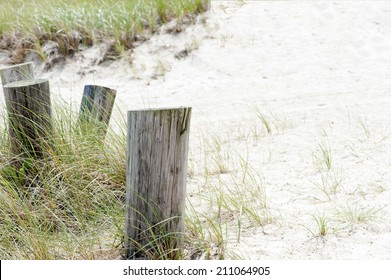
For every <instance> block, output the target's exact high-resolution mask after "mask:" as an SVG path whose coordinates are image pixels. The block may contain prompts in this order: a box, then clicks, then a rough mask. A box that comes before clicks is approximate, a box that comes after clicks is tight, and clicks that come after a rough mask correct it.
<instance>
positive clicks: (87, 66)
mask: <svg viewBox="0 0 391 280" xmlns="http://www.w3.org/2000/svg"><path fill="white" fill-rule="evenodd" d="M172 25H173V24H172V23H171V24H169V25H168V26H165V27H163V28H162V30H161V31H160V32H159V33H158V34H156V35H154V36H153V37H152V38H151V39H150V40H149V41H147V42H144V43H142V44H140V45H139V46H137V47H136V48H135V49H134V50H133V51H132V53H126V54H124V57H123V58H121V59H119V60H116V61H114V62H103V63H99V60H100V56H101V53H102V49H104V46H96V47H94V48H92V49H86V50H84V51H81V52H80V53H78V54H77V55H76V56H75V57H74V58H72V59H67V61H66V63H65V64H60V65H57V66H54V67H53V68H52V69H51V70H49V71H43V70H42V66H39V65H37V66H36V70H37V72H38V73H37V76H39V77H40V78H47V79H49V80H50V83H51V88H52V91H53V95H54V96H55V97H61V98H63V99H65V100H67V101H68V102H71V103H72V104H75V105H76V106H77V105H78V104H79V103H80V99H81V92H82V90H83V87H84V85H85V84H90V83H93V84H98V85H104V86H108V87H112V88H115V89H117V90H118V95H117V100H116V105H117V106H118V108H120V109H118V108H117V109H116V110H115V112H114V114H115V117H120V114H121V111H122V112H125V111H127V110H136V109H141V108H150V107H172V106H191V107H192V108H193V115H192V128H191V129H192V131H191V142H190V161H189V180H188V191H187V193H188V201H189V202H190V203H191V204H193V205H194V207H195V209H196V210H197V211H198V212H199V213H204V214H205V215H211V217H216V215H217V214H216V213H217V212H216V211H217V210H216V207H217V206H216V204H217V203H216V199H215V198H214V196H216V193H217V191H216V189H220V190H222V191H223V196H224V192H225V193H226V196H227V197H229V190H232V189H235V190H238V189H240V190H241V192H246V182H247V181H246V182H245V183H244V184H238V183H237V182H238V181H243V178H244V177H245V174H246V172H247V170H250V169H251V170H252V171H251V172H252V173H251V174H252V175H253V176H255V177H256V178H258V179H253V180H251V182H250V184H253V185H257V187H259V188H260V190H261V191H260V192H259V193H258V194H259V197H257V195H254V193H250V191H249V193H247V194H244V195H242V196H240V197H241V198H242V199H243V202H244V204H243V206H246V205H252V206H253V208H254V209H256V211H258V212H257V213H262V214H260V216H262V217H263V218H264V219H263V221H261V222H255V221H251V220H250V219H246V217H245V214H244V213H243V212H242V211H241V209H240V207H237V208H236V209H235V206H233V204H232V203H231V205H230V206H227V207H226V208H224V209H223V210H222V212H221V213H220V216H218V217H217V218H216V221H219V222H220V224H221V225H222V228H223V232H224V242H225V247H224V255H225V257H226V258H237V257H239V258H244V259H254V260H256V259H391V222H390V221H391V206H390V202H391V190H390V186H391V184H390V181H391V172H390V165H391V153H390V151H391V137H390V136H391V127H390V120H391V111H390V110H389V108H390V106H391V79H390V78H389V73H391V37H390V36H388V35H389V34H390V32H391V3H390V2H386V1H373V2H372V1H368V2H366V1H360V2H329V1H321V2H317V1H248V2H247V3H244V4H243V5H242V4H240V1H212V8H211V11H210V12H208V13H206V14H205V15H201V16H199V17H198V19H197V22H196V24H191V25H190V26H187V27H186V28H185V29H184V30H183V31H182V32H180V33H178V34H176V33H172V32H169V31H168V30H169V29H170V27H172ZM0 91H1V90H0ZM1 96H3V94H2V93H1ZM2 98H3V97H2ZM261 115H262V116H263V117H264V119H265V121H266V122H267V123H268V125H269V131H268V129H267V127H266V126H265V125H264V124H263V123H262V121H261V118H260V116H261ZM322 149H323V153H322ZM327 155H329V156H330V159H329V162H328V161H327ZM328 164H329V166H328ZM246 180H247V179H246ZM244 181H245V180H244ZM250 188H251V189H254V186H252V187H249V189H250ZM202 195H204V196H209V198H205V197H204V196H202ZM264 196H266V198H265V197H264ZM238 199H239V196H238ZM265 201H266V208H263V207H264V206H265V205H262V203H261V202H265ZM210 209H212V210H215V211H211V210H210ZM265 213H266V214H265ZM239 223H242V224H241V226H238V225H239ZM322 224H323V225H324V227H323V229H322V227H321V226H319V225H322ZM205 228H206V229H207V228H210V225H208V224H207V223H205ZM206 231H207V230H206ZM226 231H227V232H226ZM239 231H240V234H239ZM211 238H212V241H211V242H210V243H211V244H210V245H211V247H213V246H215V245H216V244H214V243H216V242H217V241H214V240H213V237H211Z"/></svg>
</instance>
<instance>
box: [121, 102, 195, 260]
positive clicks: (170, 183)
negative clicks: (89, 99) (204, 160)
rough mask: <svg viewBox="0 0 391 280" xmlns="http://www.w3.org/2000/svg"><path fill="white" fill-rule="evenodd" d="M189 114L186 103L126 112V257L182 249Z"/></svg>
mask: <svg viewBox="0 0 391 280" xmlns="http://www.w3.org/2000/svg"><path fill="white" fill-rule="evenodd" d="M190 117H191V108H176V109H161V110H160V109H159V110H141V111H129V112H128V135H127V168H126V203H127V204H126V205H127V212H126V226H125V256H126V258H127V259H131V258H143V257H144V258H151V254H158V255H159V253H157V251H158V249H157V246H160V250H164V251H165V252H167V255H164V256H158V257H160V258H169V259H175V258H179V257H180V256H181V254H182V250H183V234H184V209H185V194H186V176H187V155H188V145H189V129H190ZM160 252H161V251H160ZM160 254H161V253H160ZM154 257H156V256H154Z"/></svg>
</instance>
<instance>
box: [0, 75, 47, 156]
mask: <svg viewBox="0 0 391 280" xmlns="http://www.w3.org/2000/svg"><path fill="white" fill-rule="evenodd" d="M3 88H4V95H5V101H6V106H7V111H8V120H9V133H10V139H11V151H12V152H13V153H14V154H15V155H20V154H27V155H28V156H34V157H42V155H43V154H44V152H45V147H44V146H43V145H44V143H47V142H43V141H44V140H45V141H46V140H47V139H48V138H49V136H50V135H51V134H52V118H51V116H52V110H51V101H50V89H49V82H48V81H47V80H32V81H18V82H14V83H9V84H6V85H5V86H4V87H3ZM46 147H47V146H46Z"/></svg>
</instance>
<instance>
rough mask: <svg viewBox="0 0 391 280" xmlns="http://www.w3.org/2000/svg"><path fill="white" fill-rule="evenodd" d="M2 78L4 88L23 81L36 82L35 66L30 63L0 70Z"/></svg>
mask: <svg viewBox="0 0 391 280" xmlns="http://www.w3.org/2000/svg"><path fill="white" fill-rule="evenodd" d="M0 77H1V83H2V84H3V86H5V85H6V84H9V83H13V82H17V81H22V80H34V70H33V64H32V63H31V62H28V63H23V64H17V65H14V66H11V67H7V68H4V69H0Z"/></svg>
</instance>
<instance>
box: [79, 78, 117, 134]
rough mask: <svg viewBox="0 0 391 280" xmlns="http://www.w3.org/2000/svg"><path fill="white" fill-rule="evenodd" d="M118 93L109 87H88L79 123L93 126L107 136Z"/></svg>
mask: <svg viewBox="0 0 391 280" xmlns="http://www.w3.org/2000/svg"><path fill="white" fill-rule="evenodd" d="M116 93H117V91H116V90H114V89H111V88H108V87H102V86H97V85H86V86H85V87H84V92H83V98H82V101H81V106H80V113H79V122H80V123H81V124H82V125H88V126H91V125H93V126H94V127H98V128H99V129H100V130H101V133H102V134H103V135H105V134H106V131H107V127H108V125H109V122H110V117H111V112H112V111H113V107H114V100H115V96H116Z"/></svg>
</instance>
